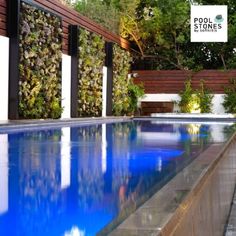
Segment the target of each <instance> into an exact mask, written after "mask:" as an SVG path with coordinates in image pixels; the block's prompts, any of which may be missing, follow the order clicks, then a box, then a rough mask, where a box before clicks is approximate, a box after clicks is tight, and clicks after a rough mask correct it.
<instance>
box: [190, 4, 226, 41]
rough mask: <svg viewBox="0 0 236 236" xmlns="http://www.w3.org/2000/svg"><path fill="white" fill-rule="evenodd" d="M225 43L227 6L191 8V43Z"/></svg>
mask: <svg viewBox="0 0 236 236" xmlns="http://www.w3.org/2000/svg"><path fill="white" fill-rule="evenodd" d="M227 41H228V9H227V6H225V5H224V6H223V5H221V6H216V5H214V6H209V5H207V6H191V42H227Z"/></svg>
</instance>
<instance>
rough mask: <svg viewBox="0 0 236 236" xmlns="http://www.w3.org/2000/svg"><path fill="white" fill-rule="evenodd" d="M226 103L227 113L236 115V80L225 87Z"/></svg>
mask: <svg viewBox="0 0 236 236" xmlns="http://www.w3.org/2000/svg"><path fill="white" fill-rule="evenodd" d="M224 90H225V95H224V102H223V103H222V104H223V106H224V108H225V111H226V112H227V113H236V78H232V79H230V80H229V86H227V87H225V89H224Z"/></svg>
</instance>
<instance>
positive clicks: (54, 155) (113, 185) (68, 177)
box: [0, 122, 224, 235]
mask: <svg viewBox="0 0 236 236" xmlns="http://www.w3.org/2000/svg"><path fill="white" fill-rule="evenodd" d="M125 124H131V123H130V122H128V123H122V124H118V123H117V124H116V125H114V124H108V125H97V126H96V127H97V128H98V132H97V131H96V129H94V128H92V126H90V128H88V127H80V128H68V127H64V128H62V129H61V130H54V131H53V132H52V133H50V132H48V133H47V132H46V131H41V132H40V131H38V133H37V131H32V132H28V134H27V132H26V133H25V134H24V135H25V136H26V138H28V141H27V142H28V143H27V142H26V144H27V146H25V147H24V145H23V144H22V143H20V141H21V140H20V139H21V135H20V136H19V137H18V138H14V137H13V136H12V135H14V134H8V141H6V140H5V143H6V142H7V143H8V145H9V146H8V147H7V148H5V149H7V150H8V149H11V146H12V145H13V146H12V152H13V153H14V154H15V151H16V149H17V152H18V153H20V155H18V156H17V157H15V156H14V157H13V156H12V155H13V154H12V153H11V152H10V156H12V157H10V158H9V157H8V159H10V160H8V162H9V163H7V164H6V160H4V161H5V164H3V165H1V166H2V168H5V171H6V169H7V168H6V166H7V167H8V168H10V170H9V172H10V175H9V176H10V177H14V178H13V179H15V181H17V180H16V179H17V178H16V177H17V176H21V177H22V176H23V179H20V180H21V181H22V182H20V183H18V185H19V186H18V188H19V187H20V188H23V189H22V190H21V189H20V191H19V192H18V193H20V195H21V194H26V197H25V196H21V197H22V199H20V203H22V202H23V203H24V204H26V206H27V204H38V202H36V203H35V202H32V199H31V195H30V194H35V196H36V197H37V198H41V201H42V202H41V203H43V204H47V201H48V199H47V200H45V199H43V198H42V196H41V195H42V193H40V191H39V192H37V191H36V193H32V192H30V191H33V190H32V189H34V186H30V187H29V189H27V188H28V187H27V183H28V182H27V181H29V183H30V182H32V181H33V182H32V184H35V183H34V181H35V179H37V178H39V177H40V178H41V179H43V180H44V182H45V186H43V187H44V189H43V190H44V191H46V190H48V189H47V188H49V189H50V191H51V190H53V191H52V192H51V193H50V194H52V195H53V196H54V195H55V196H54V197H56V198H59V200H58V199H57V200H58V201H56V203H57V204H58V205H57V204H56V205H55V202H52V203H50V204H49V205H48V206H47V207H49V211H50V210H51V212H50V213H52V216H54V217H58V215H59V216H63V214H61V213H60V214H61V215H60V214H59V213H58V214H56V212H57V210H58V208H59V210H60V211H62V213H63V209H61V207H62V208H63V207H65V208H66V210H65V209H64V210H65V212H66V213H65V214H64V216H63V217H65V219H63V217H62V218H60V217H59V218H60V219H58V220H59V222H60V220H62V219H63V220H65V221H66V223H67V224H68V225H67V229H66V230H65V229H63V230H62V231H61V232H62V233H61V232H59V231H55V232H48V235H61V234H65V235H66V234H68V235H69V233H71V232H73V231H79V232H84V234H85V235H94V233H95V232H93V231H92V232H88V231H87V234H86V231H85V230H84V229H83V224H82V223H81V222H82V220H81V221H80V223H81V224H82V226H81V225H76V222H75V223H73V219H68V218H71V217H72V218H73V217H77V218H78V216H79V215H80V214H81V212H83V211H87V212H85V213H86V214H85V215H87V214H88V212H89V213H90V215H89V217H90V221H91V216H92V217H95V218H94V219H99V223H102V224H103V226H102V227H101V226H96V225H94V221H93V226H94V227H97V228H99V227H100V230H101V229H102V228H103V227H105V225H106V223H105V222H107V223H110V222H111V221H112V219H114V215H116V216H117V210H118V208H119V207H121V204H123V205H124V206H123V207H125V204H128V203H129V202H132V201H136V203H137V202H138V201H139V200H138V198H137V195H138V194H137V192H135V191H134V190H135V189H136V190H137V188H138V192H142V191H143V192H144V193H145V194H146V193H147V189H145V187H140V183H139V182H140V177H137V176H142V179H144V180H147V179H148V178H147V177H145V175H144V176H143V175H140V174H141V173H144V174H146V176H148V177H149V178H150V176H151V177H152V178H153V181H154V180H156V179H155V178H157V177H155V175H154V176H152V175H150V173H152V172H153V171H154V172H155V173H158V174H159V173H161V171H162V170H164V169H165V168H167V167H166V166H165V165H166V164H165V163H172V164H173V162H172V161H173V160H175V158H176V157H178V156H181V155H183V152H182V149H181V148H183V143H181V142H180V143H181V145H180V147H181V148H179V146H178V145H179V143H178V142H179V140H182V141H183V142H189V141H190V140H191V139H192V140H191V141H192V142H195V144H194V145H193V147H194V148H195V147H196V144H197V143H198V141H199V140H200V141H201V142H202V144H201V145H205V147H209V144H210V143H211V142H212V141H209V142H210V143H205V144H204V142H205V141H206V138H207V137H206V134H202V135H198V134H197V131H196V130H195V129H198V128H199V127H200V126H191V127H190V130H191V131H192V132H193V134H192V136H191V137H190V136H188V135H187V133H186V132H183V134H182V136H181V135H180V136H178V135H176V134H172V135H170V136H169V137H168V134H167V133H168V132H167V131H168V130H173V127H171V125H166V126H163V127H159V124H158V127H156V130H153V127H150V126H149V124H148V123H146V124H144V125H141V128H140V127H139V128H140V129H141V130H138V129H136V130H135V129H134V127H127V126H126V127H125V126H124V125H125ZM182 127H184V125H182ZM194 127H195V128H194ZM160 128H161V130H160ZM205 128H206V127H205ZM79 130H80V131H79ZM114 130H116V133H115V134H114V133H113V132H112V131H114ZM159 131H161V132H159ZM60 132H61V133H63V135H61V134H60ZM204 132H207V130H205V131H204ZM29 133H31V134H32V133H34V135H33V137H31V135H30V134H29ZM153 133H154V135H153ZM158 133H161V136H158V137H159V140H160V138H162V140H161V142H159V143H157V142H156V139H155V136H156V135H157V134H158ZM21 134H23V133H21ZM52 134H53V135H52ZM111 134H113V135H111ZM155 134H156V135H155ZM24 135H23V136H24ZM45 135H46V140H43V139H42V138H45V137H42V136H45ZM1 137H2V138H3V137H5V138H6V136H4V134H2V136H1ZM9 137H10V139H9ZM78 137H80V138H81V139H79V138H78ZM137 137H138V139H137ZM156 137H157V136H156ZM217 138H218V139H219V138H220V137H217ZM170 139H171V140H172V142H173V141H174V143H172V144H171V145H168V143H167V141H168V140H170ZM198 139H199V140H198ZM127 140H130V141H131V142H129V143H127ZM132 140H133V141H132ZM9 141H10V142H9ZM11 141H14V142H12V143H11ZM117 142H118V144H117ZM217 142H221V143H222V142H224V140H220V141H219V140H218V141H217ZM2 143H3V141H2ZM160 144H161V145H163V144H165V145H166V147H164V148H163V147H162V146H160ZM117 145H118V146H117ZM145 145H146V146H145ZM158 145H159V147H158ZM185 145H186V144H185ZM198 145H200V144H198ZM29 147H31V148H32V150H31V152H29V149H28V148H29ZM19 148H20V149H19ZM143 148H144V149H143ZM19 150H20V152H19ZM45 150H46V151H47V152H46V153H47V156H41V154H42V153H41V152H40V151H44V152H45ZM170 150H171V151H170ZM6 152H7V151H6V150H5V151H2V152H1V154H2V153H6ZM185 152H186V151H185ZM188 152H189V150H188ZM114 153H115V154H116V155H115V156H114ZM190 153H192V154H193V156H196V155H197V154H198V151H197V150H195V149H194V150H192V152H191V150H190ZM127 154H129V156H127ZM7 155H9V153H8V154H7ZM155 155H157V156H155ZM158 156H161V157H164V159H163V160H161V159H160V158H159V159H158ZM108 157H109V158H108ZM110 157H112V158H110ZM118 157H119V158H118ZM81 158H82V159H81ZM141 158H144V159H143V160H142V161H140V159H141ZM18 159H20V161H21V162H20V165H19V166H18V164H17V160H18ZM28 159H30V163H28ZM48 159H49V160H48ZM182 159H183V157H182ZM12 160H13V161H12ZM35 160H37V162H36V163H35ZM109 160H110V161H109ZM111 160H112V161H111ZM144 160H145V162H143V161H144ZM4 161H3V162H2V163H4ZM38 161H39V162H40V163H38ZM43 162H46V164H47V165H44V164H43ZM47 162H48V163H47ZM54 162H55V163H54ZM2 163H1V164H2ZM127 163H128V164H129V165H128V167H127ZM15 165H16V166H18V167H21V169H18V170H17V172H18V173H17V174H16V176H15V173H12V172H14V171H15V170H16V169H17V168H16V166H15ZM153 165H154V166H155V170H153V168H152V167H153ZM75 166H76V168H75ZM114 166H115V167H116V171H114V170H113V168H114ZM167 166H168V165H167ZM175 167H176V166H175ZM73 168H74V169H73ZM179 168H180V167H179ZM181 168H183V166H181ZM181 168H180V169H181ZM22 169H23V170H22ZM41 169H45V170H46V177H45V176H44V175H45V173H40V170H41ZM69 169H70V170H69ZM98 169H99V170H98ZM68 170H69V171H68ZM167 170H168V171H169V169H168V168H167ZM176 170H177V169H176ZM176 170H175V171H176ZM51 172H53V173H51ZM91 173H92V174H93V175H94V176H95V177H96V178H95V179H93V180H91V179H90V177H91V176H90V174H91ZM11 174H12V175H11ZM51 175H52V176H51ZM47 176H48V178H49V179H50V178H53V181H54V182H53V185H54V186H53V187H52V186H47V184H48V179H47ZM107 176H108V177H107ZM111 176H112V180H111V179H110V177H111ZM172 177H173V176H170V178H172ZM106 178H107V180H109V181H111V182H110V183H108V182H109V181H108V182H107V181H105V179H106ZM10 180H11V179H10ZM114 180H115V181H114ZM8 181H9V180H8ZM91 181H92V182H91ZM93 181H95V182H93ZM141 182H144V183H146V185H149V187H150V183H149V182H145V181H143V180H141ZM154 182H155V181H154ZM101 183H102V184H103V185H102V186H100V185H99V184H101ZM14 184H15V183H14ZM91 184H92V185H91ZM10 186H11V185H10ZM25 186H26V187H27V188H26V187H25ZM87 186H90V187H89V188H88V189H89V190H90V192H92V193H95V195H96V196H97V197H98V199H96V197H95V199H91V197H89V196H87V195H86V194H87V191H88V189H86V187H87ZM151 186H153V185H151ZM160 186H161V185H160ZM160 186H159V187H160ZM43 187H42V186H41V188H43ZM45 187H46V189H45ZM81 187H82V190H81ZM24 188H26V190H24ZM53 188H54V189H53ZM140 188H141V190H140ZM142 188H144V189H142ZM39 190H41V191H42V189H39ZM92 190H93V191H92ZM101 190H102V191H101ZM21 191H23V192H21ZM28 191H29V192H28ZM80 191H82V193H81V192H80ZM155 191H156V189H155ZM76 192H77V196H71V194H72V195H73V194H74V193H76ZM58 193H59V194H58ZM97 193H99V194H100V193H101V194H102V198H101V196H99V194H98V195H97ZM129 193H130V194H131V195H129ZM27 194H28V195H27ZM44 194H45V193H44ZM84 194H85V195H84ZM150 195H152V193H151V194H150ZM65 197H66V198H70V199H71V202H73V203H76V207H77V210H76V211H73V208H74V206H72V204H71V205H70V203H69V202H68V201H65V202H63V201H62V200H61V198H65ZM84 197H85V204H86V206H84V205H83V204H84V202H82V203H78V202H77V201H78V199H83V198H84ZM136 198H137V199H136ZM42 199H43V200H42ZM18 200H19V199H18ZM44 200H45V201H44ZM127 201H128V203H127ZM100 202H102V204H100ZM109 202H110V204H111V205H109V206H107V205H106V204H107V203H109ZM115 202H116V203H115ZM141 202H142V201H141ZM10 203H11V202H10V201H9V202H8V203H5V208H7V207H6V206H7V205H8V207H9V206H10ZM15 204H16V203H15ZM117 204H118V205H117ZM114 205H115V206H114ZM137 205H139V204H137ZM26 206H25V205H23V209H18V210H23V212H24V213H25V214H26V216H27V214H29V212H28V211H26V210H27V208H26V209H25V207H26ZM104 206H105V208H104ZM112 206H113V207H112ZM18 207H19V206H18ZM37 207H40V205H39V206H37ZM50 207H51V208H50ZM79 207H82V210H81V209H80V208H79ZM117 207H118V208H117ZM10 208H11V207H9V209H10ZM112 208H113V212H109V211H107V210H108V209H109V210H111V209H112ZM106 209H107V210H106ZM5 211H6V210H5ZM13 211H14V209H13ZM36 213H37V212H36ZM30 214H32V212H30ZM30 214H29V215H28V217H29V216H31V217H34V214H33V215H30ZM53 214H55V215H53ZM39 215H40V216H43V215H42V213H41V212H40V214H39ZM39 215H38V217H39ZM52 216H51V215H50V214H49V215H48V217H49V218H50V217H52ZM103 216H104V217H103ZM1 217H2V215H0V219H1ZM80 217H82V218H81V219H85V216H84V215H83V216H80ZM9 220H10V218H9ZM95 221H96V220H95ZM103 222H104V223H103ZM31 223H32V224H34V223H35V222H31ZM83 223H84V222H83ZM119 223H120V222H119ZM45 224H46V225H47V222H46V223H45ZM16 225H17V223H16ZM69 225H70V227H69ZM84 225H86V224H85V223H84ZM1 227H2V225H1V220H0V232H1ZM21 227H22V226H21ZM88 227H91V226H89V225H88ZM59 228H60V227H59ZM44 229H45V228H44ZM36 232H37V231H36ZM97 232H99V231H97ZM97 232H96V233H97ZM24 233H25V235H30V233H31V232H24ZM46 233H47V231H46ZM54 233H55V234H54ZM36 235H37V233H36ZM44 235H47V234H44Z"/></svg>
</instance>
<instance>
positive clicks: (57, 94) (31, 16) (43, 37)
mask: <svg viewBox="0 0 236 236" xmlns="http://www.w3.org/2000/svg"><path fill="white" fill-rule="evenodd" d="M21 9H22V10H21V13H20V31H19V35H20V36H19V38H20V42H19V53H20V63H19V74H20V76H19V114H20V117H21V118H59V117H60V115H61V113H62V110H63V109H62V107H61V49H62V26H61V21H60V19H59V18H58V17H56V16H54V15H51V14H49V13H46V12H44V11H43V10H40V9H37V8H36V7H34V6H31V5H29V4H26V3H24V2H21Z"/></svg>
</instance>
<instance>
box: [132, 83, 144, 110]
mask: <svg viewBox="0 0 236 236" xmlns="http://www.w3.org/2000/svg"><path fill="white" fill-rule="evenodd" d="M128 91H129V92H128V93H129V112H130V113H131V114H133V113H134V112H135V111H136V110H137V108H138V107H137V106H138V99H139V98H142V97H143V96H144V95H145V92H144V87H143V85H137V84H134V83H133V81H131V82H130V84H129V86H128Z"/></svg>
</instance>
